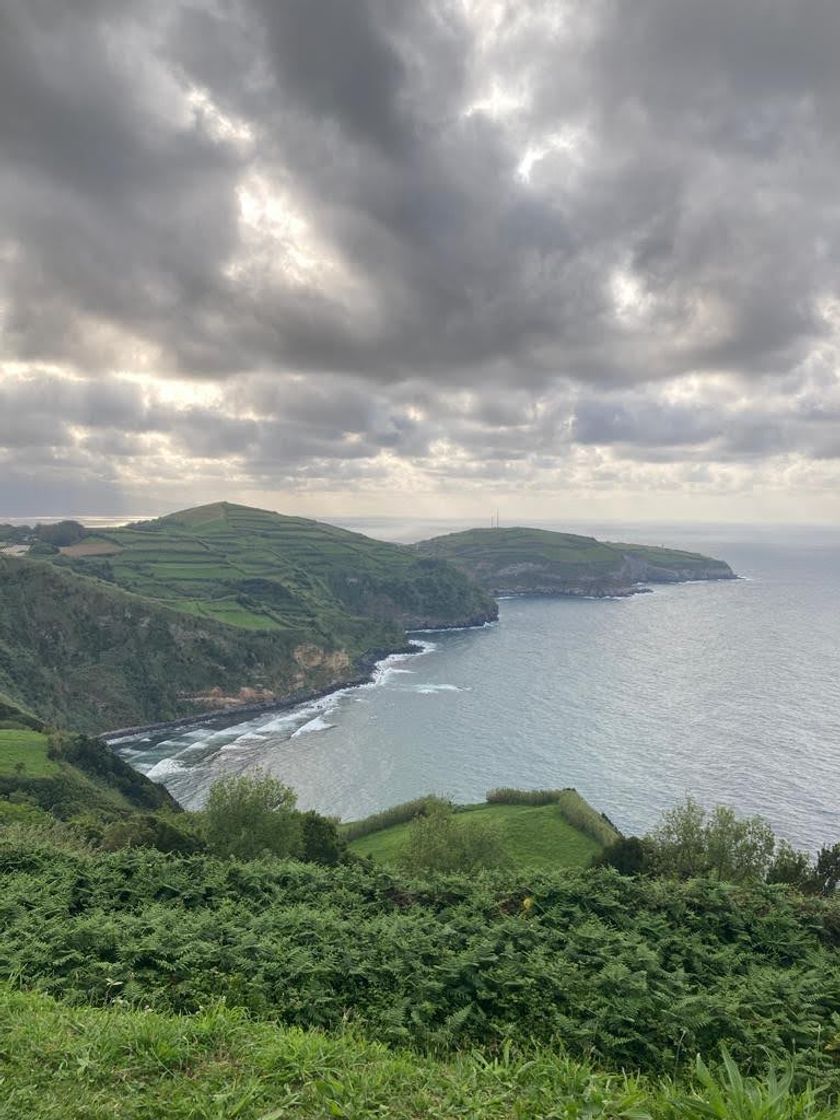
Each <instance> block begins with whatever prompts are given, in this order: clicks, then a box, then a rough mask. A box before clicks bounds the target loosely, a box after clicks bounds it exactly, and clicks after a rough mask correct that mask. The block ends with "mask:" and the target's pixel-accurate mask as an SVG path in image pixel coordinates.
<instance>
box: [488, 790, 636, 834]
mask: <svg viewBox="0 0 840 1120" xmlns="http://www.w3.org/2000/svg"><path fill="white" fill-rule="evenodd" d="M485 800H486V801H487V803H488V805H556V806H557V808H558V809H559V810H560V815H561V816H562V817H563V819H564V820H565V821H566V823H567V824H570V825H571V826H572V827H573V828H576V829H577V830H578V831H579V832H582V833H583V834H584V836H588V837H590V839H592V840H595V841H596V842H597V843H598V844H601V845H603V846H604V847H606V846H607V845H608V844H612V843H613V841H614V840H617V839H618V838H619V837H620V836H621V832H620V831H619V830H618V829H617V828H616V827H615V825H614V824H613V822H612V821H611V820H610V818H609V817H608V816H607V815H606V813H599V812H598V810H597V809H593V808H592V806H591V805H590V804H589V802H588V801H586V800H585V798H583V797H581V795H580V794H579V793H578V791H577V790H576V789H573V788H572V787H571V786H569V787H567V788H566V789H512V788H510V787H506V786H502V787H500V788H499V789H491V790H488V791H487V795H486V798H485Z"/></svg>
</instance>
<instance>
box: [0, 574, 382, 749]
mask: <svg viewBox="0 0 840 1120" xmlns="http://www.w3.org/2000/svg"><path fill="white" fill-rule="evenodd" d="M402 640H403V639H402V632H401V631H400V630H399V628H397V627H395V626H393V625H387V624H378V623H375V622H365V621H364V620H352V619H349V618H348V619H347V620H346V621H345V628H344V632H343V634H342V635H340V637H338V638H336V639H334V640H333V642H332V643H330V641H329V639H328V638H327V637H326V636H325V635H318V634H310V635H309V637H308V641H306V642H304V641H303V640H302V638H301V636H300V635H298V634H295V633H293V632H290V631H287V630H283V629H280V628H277V629H275V630H266V631H250V630H243V629H240V628H237V627H233V626H225V625H224V624H222V623H219V622H214V621H213V620H211V619H208V618H205V619H202V618H196V617H193V616H190V615H189V614H185V613H183V612H181V611H176V610H174V609H170V608H167V607H164V606H162V605H161V604H160V603H156V602H154V601H152V600H150V599H147V598H143V597H142V596H138V595H132V594H130V593H128V592H125V591H122V590H120V589H119V588H117V587H113V586H110V585H108V584H107V583H104V582H101V581H96V580H91V579H88V578H86V577H83V576H79V575H77V574H75V573H73V572H67V571H62V570H61V569H59V568H57V567H55V566H54V565H52V564H49V563H46V562H43V561H35V560H28V559H22V560H21V559H12V558H8V557H0V689H2V690H3V692H4V693H6V694H7V695H8V696H9V697H10V698H11V700H12V701H13V702H16V703H19V704H21V705H23V706H24V707H27V708H29V709H31V710H33V711H36V712H38V714H39V715H40V716H41V717H42V718H43V719H44V720H46V721H47V722H49V723H51V724H53V725H56V726H59V727H68V728H73V729H78V730H85V731H102V730H105V729H106V728H112V727H118V726H125V725H129V724H139V723H144V722H145V723H148V722H153V721H157V720H163V719H174V718H177V717H178V716H183V715H185V714H189V713H191V712H195V711H196V709H199V710H203V709H205V708H207V707H210V706H212V704H213V702H214V701H215V700H216V699H220V698H222V699H223V698H224V695H228V694H232V697H233V698H236V697H238V696H239V695H240V690H251V691H246V695H252V694H253V692H254V691H256V694H257V696H262V695H267V696H271V695H286V694H288V693H290V692H294V691H295V690H296V689H300V688H304V687H318V686H323V685H328V684H330V683H332V682H333V681H337V680H341V679H344V677H345V676H346V675H347V674H348V673H350V672H352V667H353V663H354V659H357V658H358V657H359V656H360V655H361V652H362V651H363V650H364V649H366V648H368V647H369V646H375V645H377V644H379V645H380V646H391V645H393V644H395V643H399V642H401V641H402ZM319 641H320V644H318V643H319ZM339 641H341V642H342V643H343V644H341V645H339V644H338V643H339ZM214 689H216V690H218V692H220V693H222V694H223V695H222V697H219V696H218V695H214V694H213V690H214ZM258 690H264V692H260V691H258Z"/></svg>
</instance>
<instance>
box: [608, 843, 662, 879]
mask: <svg viewBox="0 0 840 1120" xmlns="http://www.w3.org/2000/svg"><path fill="white" fill-rule="evenodd" d="M652 857H653V852H652V846H651V845H650V844H649V843H648V842H646V841H644V840H641V839H639V837H638V836H620V837H619V838H618V839H617V840H613V842H612V844H608V845H607V846H606V848H604V849H603V851H602V852H601V853H600V855H598V856H597V857H596V858H595V860H594V861H593V866H595V867H614V868H615V870H616V871H619V872H620V873H621V874H622V875H642V874H644V873H645V872H647V871H650V870H651V865H652Z"/></svg>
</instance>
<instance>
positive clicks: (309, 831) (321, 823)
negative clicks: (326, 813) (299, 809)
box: [300, 809, 347, 866]
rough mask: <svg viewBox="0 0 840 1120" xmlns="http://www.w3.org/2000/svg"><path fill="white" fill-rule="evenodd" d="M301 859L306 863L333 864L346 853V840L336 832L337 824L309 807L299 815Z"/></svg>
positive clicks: (338, 861)
mask: <svg viewBox="0 0 840 1120" xmlns="http://www.w3.org/2000/svg"><path fill="white" fill-rule="evenodd" d="M300 824H301V844H302V850H301V859H303V860H304V861H305V862H306V863H323V864H325V865H327V866H334V865H335V864H337V863H341V861H342V860H343V859H345V858H346V855H347V842H346V841H345V840H343V839H342V837H341V836H339V834H338V826H337V825H336V823H335V821H332V820H330V819H329V817H322V816H321V814H320V813H316V812H315V811H314V810H313V809H310V810H309V811H308V812H306V813H301V815H300Z"/></svg>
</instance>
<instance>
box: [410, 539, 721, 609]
mask: <svg viewBox="0 0 840 1120" xmlns="http://www.w3.org/2000/svg"><path fill="white" fill-rule="evenodd" d="M415 548H416V550H417V552H419V553H420V554H421V555H423V556H430V557H435V558H436V559H439V560H447V561H449V562H450V563H452V564H454V565H455V566H456V567H457V568H460V570H461V571H462V572H464V573H466V574H467V575H468V576H470V577H471V579H473V580H475V582H476V583H478V584H479V585H480V586H481V587H483V588H484V589H485V590H486V591H488V592H490V594H491V595H570V596H587V597H593V598H605V597H615V596H625V595H634V594H636V593H637V592H639V591H641V590H645V588H644V587H643V585H644V584H646V583H686V582H691V581H694V580H721V579H736V578H737V577H736V575H735V573H734V572H733V571H732V569H731V568H730V567H729V565H728V564H726V563H725V562H724V561H723V560H714V559H712V558H711V557H709V556H703V555H701V554H700V553H699V552H683V551H680V550H678V549H673V548H662V547H660V546H655V545H640V544H609V543H605V542H603V541H598V540H596V539H595V538H594V537H582V536H577V535H575V534H573V533H555V532H551V531H549V530H546V529H530V528H510V529H498V528H494V529H468V530H467V531H466V532H463V533H449V534H447V535H446V536H442V537H433V538H432V539H431V540H427V541H421V542H420V543H419V544H417V545H415Z"/></svg>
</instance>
